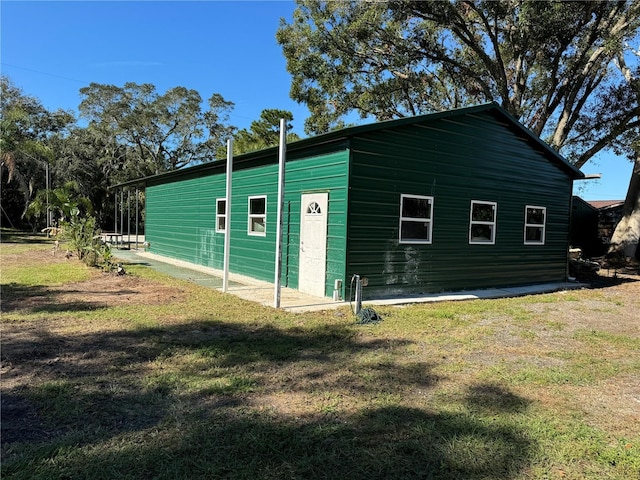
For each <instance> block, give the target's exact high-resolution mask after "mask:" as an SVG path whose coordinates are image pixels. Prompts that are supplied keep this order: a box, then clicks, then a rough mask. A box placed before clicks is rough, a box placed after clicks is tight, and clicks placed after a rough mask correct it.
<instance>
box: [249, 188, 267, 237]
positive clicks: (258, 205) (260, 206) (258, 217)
mask: <svg viewBox="0 0 640 480" xmlns="http://www.w3.org/2000/svg"><path fill="white" fill-rule="evenodd" d="M247 233H248V234H249V235H258V236H261V237H264V236H266V235H267V197H266V195H261V196H259V197H249V226H248V232H247Z"/></svg>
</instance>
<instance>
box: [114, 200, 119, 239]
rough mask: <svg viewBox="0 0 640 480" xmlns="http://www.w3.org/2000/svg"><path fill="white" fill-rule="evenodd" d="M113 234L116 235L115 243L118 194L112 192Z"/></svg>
mask: <svg viewBox="0 0 640 480" xmlns="http://www.w3.org/2000/svg"><path fill="white" fill-rule="evenodd" d="M113 209H114V212H113V233H115V234H116V241H117V240H118V237H117V235H118V192H117V191H115V192H113Z"/></svg>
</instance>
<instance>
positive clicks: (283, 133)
mask: <svg viewBox="0 0 640 480" xmlns="http://www.w3.org/2000/svg"><path fill="white" fill-rule="evenodd" d="M286 157H287V124H286V122H285V120H284V118H281V119H280V148H279V149H278V211H277V217H276V271H275V279H274V286H273V306H274V307H275V308H280V290H281V288H280V280H281V278H282V207H283V203H284V164H285V162H286Z"/></svg>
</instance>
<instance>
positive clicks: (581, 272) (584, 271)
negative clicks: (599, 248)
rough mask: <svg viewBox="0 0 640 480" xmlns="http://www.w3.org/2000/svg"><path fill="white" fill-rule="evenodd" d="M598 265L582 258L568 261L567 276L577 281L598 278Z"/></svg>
mask: <svg viewBox="0 0 640 480" xmlns="http://www.w3.org/2000/svg"><path fill="white" fill-rule="evenodd" d="M598 270H600V264H599V263H598V262H594V261H592V260H585V259H584V258H571V259H569V275H570V276H572V277H575V278H576V279H578V280H593V279H595V278H596V277H597V276H598Z"/></svg>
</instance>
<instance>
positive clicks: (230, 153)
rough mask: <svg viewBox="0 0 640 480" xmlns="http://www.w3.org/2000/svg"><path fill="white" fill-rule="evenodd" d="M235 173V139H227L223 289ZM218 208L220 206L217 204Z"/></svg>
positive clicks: (226, 282)
mask: <svg viewBox="0 0 640 480" xmlns="http://www.w3.org/2000/svg"><path fill="white" fill-rule="evenodd" d="M232 174H233V139H232V138H230V139H229V140H227V186H226V190H227V191H226V199H225V201H224V260H223V267H222V291H223V292H226V291H227V290H228V289H229V248H230V245H231V176H232ZM216 208H218V206H217V205H216Z"/></svg>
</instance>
